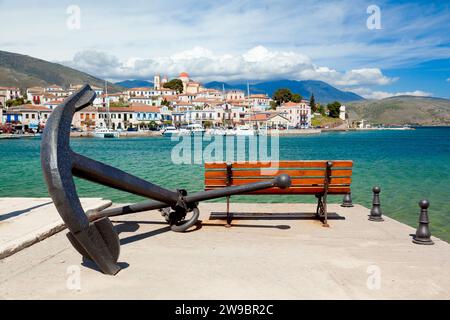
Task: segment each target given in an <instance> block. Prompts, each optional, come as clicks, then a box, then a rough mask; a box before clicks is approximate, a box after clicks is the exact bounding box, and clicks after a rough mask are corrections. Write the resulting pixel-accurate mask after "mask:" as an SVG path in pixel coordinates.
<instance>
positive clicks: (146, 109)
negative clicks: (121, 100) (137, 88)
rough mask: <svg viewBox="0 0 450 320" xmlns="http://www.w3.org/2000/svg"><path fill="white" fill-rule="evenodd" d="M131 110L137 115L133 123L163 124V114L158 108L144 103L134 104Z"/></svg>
mask: <svg viewBox="0 0 450 320" xmlns="http://www.w3.org/2000/svg"><path fill="white" fill-rule="evenodd" d="M130 109H131V110H132V112H133V113H134V114H135V115H136V116H135V117H134V118H133V119H134V121H132V122H133V123H137V124H139V125H142V124H145V123H146V122H150V121H155V122H157V123H161V112H160V110H159V108H158V107H156V106H148V105H146V104H142V103H133V104H131V105H130Z"/></svg>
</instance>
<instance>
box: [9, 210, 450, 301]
mask: <svg viewBox="0 0 450 320" xmlns="http://www.w3.org/2000/svg"><path fill="white" fill-rule="evenodd" d="M200 210H201V220H202V224H201V226H200V227H199V229H197V230H193V231H190V232H187V233H174V232H172V231H170V228H169V227H168V226H167V224H166V223H165V222H164V220H163V219H162V217H161V216H160V214H159V212H157V211H153V212H144V213H139V214H135V215H129V216H123V217H115V218H112V219H111V220H112V221H113V222H114V224H115V226H116V230H117V231H118V233H119V237H120V239H121V255H120V257H119V261H120V262H121V265H122V266H123V267H124V269H123V270H121V271H120V272H119V273H118V274H117V276H106V275H103V274H101V273H100V272H98V271H97V270H95V266H94V265H93V264H92V263H91V262H89V261H84V262H83V261H82V258H81V256H80V255H79V254H78V253H77V252H76V251H75V250H74V249H73V248H72V247H71V245H70V244H69V241H68V240H67V238H66V237H65V232H59V233H57V234H55V235H53V236H51V237H49V238H47V239H46V240H45V241H41V242H38V243H36V244H34V245H33V246H31V247H28V248H26V249H24V250H22V251H20V252H17V253H16V254H14V255H12V256H9V257H7V258H4V259H2V260H0V299H17V298H20V299H47V298H50V299H106V298H111V299H119V298H121V299H122V298H123V299H449V298H450V276H449V275H448V270H450V245H449V244H448V243H446V242H444V241H442V240H439V239H437V238H434V237H433V241H434V242H435V245H433V246H421V245H416V244H413V243H412V241H411V240H412V238H411V234H413V233H414V231H415V230H414V228H411V227H409V226H406V225H404V224H402V223H400V222H397V221H395V220H393V219H390V218H388V217H386V216H384V218H385V221H384V222H371V221H368V219H367V217H368V215H369V209H367V208H365V207H362V206H360V205H355V206H354V207H353V208H342V207H340V206H339V205H337V204H331V205H329V212H331V213H333V214H331V216H332V218H331V219H330V220H329V223H330V228H324V227H322V226H321V223H320V222H319V221H316V220H311V219H309V218H308V217H309V216H310V214H311V213H312V212H314V211H315V205H313V204H237V203H235V204H232V205H231V210H232V211H234V212H236V213H240V215H241V218H239V216H238V217H237V218H236V219H235V220H234V225H233V226H232V227H231V228H225V227H224V224H225V221H224V220H222V219H220V216H221V215H222V213H223V211H224V210H225V204H222V203H201V204H200ZM217 212H221V213H217ZM386 214H389V213H388V212H386ZM236 215H237V214H236ZM212 217H219V219H212ZM78 275H79V277H78Z"/></svg>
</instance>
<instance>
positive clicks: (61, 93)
mask: <svg viewBox="0 0 450 320" xmlns="http://www.w3.org/2000/svg"><path fill="white" fill-rule="evenodd" d="M45 92H46V93H48V94H52V95H53V96H55V97H58V98H61V97H67V96H69V95H70V93H69V91H66V90H64V88H63V87H61V86H58V85H56V84H53V85H51V86H48V87H46V88H45Z"/></svg>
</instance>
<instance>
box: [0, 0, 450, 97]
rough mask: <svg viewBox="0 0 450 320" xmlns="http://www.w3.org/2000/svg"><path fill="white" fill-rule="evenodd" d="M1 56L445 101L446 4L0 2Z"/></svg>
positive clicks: (448, 55)
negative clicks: (309, 83)
mask: <svg viewBox="0 0 450 320" xmlns="http://www.w3.org/2000/svg"><path fill="white" fill-rule="evenodd" d="M0 50H4V51H11V52H16V53H21V54H27V55H30V56H33V57H37V58H41V59H44V60H48V61H52V62H59V63H62V64H65V65H67V66H70V67H74V68H76V69H78V70H82V71H85V72H88V73H90V74H92V75H95V76H98V77H102V78H106V79H108V80H112V81H120V80H126V79H140V80H152V79H153V75H154V74H155V73H161V74H167V75H168V76H169V78H171V77H176V76H177V75H178V74H179V73H180V72H183V71H186V72H188V73H189V75H190V76H191V78H193V79H194V80H198V81H202V82H206V81H213V80H215V81H226V82H236V81H246V80H250V81H263V80H274V79H291V80H323V81H326V82H328V83H330V84H331V85H333V86H335V87H337V88H339V89H342V90H347V91H352V92H355V93H357V94H360V95H362V96H364V97H366V98H373V99H381V98H385V97H389V96H395V95H403V94H409V95H418V96H435V97H446V98H450V0H442V1H419V0H417V1H400V0H399V1H388V0H370V1H366V0H349V1H333V0H331V1H330V0H327V1H312V0H310V1H309V0H305V1H300V0H297V1H291V0H285V1H280V0H277V1H276V0H274V1H272V0H258V1H245V0H241V1H236V0H228V1H202V0H195V1H193V0H171V1H167V0H165V1H160V0H152V1H141V0H128V1H104V0H97V1H85V0H71V1H66V0H60V1H51V0H41V1H37V0H35V1H32V0H21V1H16V0H0Z"/></svg>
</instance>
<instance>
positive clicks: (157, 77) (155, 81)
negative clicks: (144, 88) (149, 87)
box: [153, 74, 161, 90]
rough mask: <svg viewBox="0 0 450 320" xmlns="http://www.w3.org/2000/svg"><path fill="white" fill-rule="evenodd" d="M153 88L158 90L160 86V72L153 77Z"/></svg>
mask: <svg viewBox="0 0 450 320" xmlns="http://www.w3.org/2000/svg"><path fill="white" fill-rule="evenodd" d="M153 88H154V89H155V90H159V89H160V88H161V75H160V74H156V75H155V76H154V77H153Z"/></svg>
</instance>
